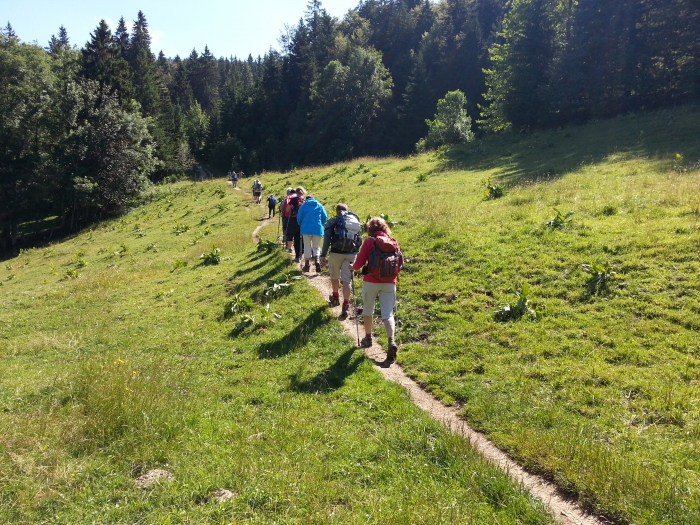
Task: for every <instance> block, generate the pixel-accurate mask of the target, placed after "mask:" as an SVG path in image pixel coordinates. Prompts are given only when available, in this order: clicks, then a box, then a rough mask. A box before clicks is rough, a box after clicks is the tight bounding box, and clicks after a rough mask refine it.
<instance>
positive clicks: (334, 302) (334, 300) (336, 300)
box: [328, 295, 340, 308]
mask: <svg viewBox="0 0 700 525" xmlns="http://www.w3.org/2000/svg"><path fill="white" fill-rule="evenodd" d="M328 306H330V307H331V308H333V307H334V306H340V297H338V296H337V295H331V296H329V297H328Z"/></svg>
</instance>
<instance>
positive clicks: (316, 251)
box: [302, 235, 323, 259]
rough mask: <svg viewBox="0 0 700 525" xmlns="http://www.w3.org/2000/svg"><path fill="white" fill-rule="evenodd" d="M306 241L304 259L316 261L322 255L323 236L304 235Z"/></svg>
mask: <svg viewBox="0 0 700 525" xmlns="http://www.w3.org/2000/svg"><path fill="white" fill-rule="evenodd" d="M302 238H303V239H304V259H312V258H313V259H315V258H316V257H319V256H320V255H321V243H322V242H323V236H322V235H302Z"/></svg>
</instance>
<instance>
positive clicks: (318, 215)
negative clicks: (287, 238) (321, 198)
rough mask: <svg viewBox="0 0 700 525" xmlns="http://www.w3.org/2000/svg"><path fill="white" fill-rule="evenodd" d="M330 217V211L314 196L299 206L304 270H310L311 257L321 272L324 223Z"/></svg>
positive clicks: (298, 217)
mask: <svg viewBox="0 0 700 525" xmlns="http://www.w3.org/2000/svg"><path fill="white" fill-rule="evenodd" d="M326 219H328V213H327V212H326V210H325V208H324V207H323V205H322V204H321V203H320V202H318V201H317V200H316V199H315V198H314V197H312V196H311V195H309V197H308V198H307V199H306V200H305V201H304V204H302V205H301V206H300V207H299V212H298V213H297V222H298V223H299V231H300V232H301V235H302V237H303V239H304V267H303V268H302V269H301V271H302V272H308V271H309V267H310V262H311V258H313V260H314V265H315V267H316V273H320V272H321V261H320V256H321V244H322V242H323V225H324V224H325V222H326Z"/></svg>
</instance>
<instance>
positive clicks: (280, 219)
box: [277, 215, 282, 242]
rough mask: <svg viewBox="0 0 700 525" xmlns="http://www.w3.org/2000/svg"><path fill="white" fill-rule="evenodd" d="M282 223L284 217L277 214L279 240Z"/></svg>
mask: <svg viewBox="0 0 700 525" xmlns="http://www.w3.org/2000/svg"><path fill="white" fill-rule="evenodd" d="M281 223H282V217H280V216H279V215H278V216H277V241H278V242H279V240H280V224H281Z"/></svg>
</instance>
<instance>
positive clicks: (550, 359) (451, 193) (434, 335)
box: [263, 106, 700, 524]
mask: <svg viewBox="0 0 700 525" xmlns="http://www.w3.org/2000/svg"><path fill="white" fill-rule="evenodd" d="M699 116H700V111H699V108H698V107H695V106H691V107H684V108H679V109H677V110H674V111H663V112H656V113H651V114H645V115H632V116H628V117H625V118H618V119H615V120H611V121H605V122H599V123H593V124H590V125H587V126H581V127H574V128H567V129H562V130H559V131H555V132H549V133H537V134H531V135H518V136H513V135H510V136H508V135H506V136H496V137H490V138H487V139H485V140H481V141H477V142H475V143H473V144H469V145H467V146H465V147H462V148H453V149H452V150H449V151H440V152H437V153H435V154H433V155H431V156H416V157H410V158H407V159H396V158H386V159H359V160H355V161H353V162H351V163H347V164H345V165H334V166H328V167H323V168H312V169H307V170H300V171H296V172H292V173H287V174H266V176H265V179H263V180H264V182H266V183H267V185H268V189H269V190H271V191H273V192H275V193H277V194H280V193H281V191H282V190H283V188H284V187H285V186H288V185H295V184H303V185H305V186H306V187H307V188H308V189H309V192H310V193H311V194H313V195H314V196H316V198H318V199H319V200H320V201H321V202H322V203H324V204H325V205H326V207H327V209H332V208H333V205H334V204H335V203H336V202H337V201H343V202H346V203H348V204H349V205H350V208H351V209H352V210H354V211H356V212H358V214H359V215H360V216H362V217H364V216H366V215H368V214H372V215H377V214H380V213H385V214H388V215H389V216H390V218H391V219H392V220H393V221H394V222H396V223H397V224H396V226H395V227H394V234H395V235H396V237H397V238H398V239H399V241H400V242H401V244H402V247H403V250H404V254H405V255H406V256H407V257H408V261H409V262H408V264H407V267H406V268H405V270H404V272H403V274H402V280H401V282H400V284H399V301H400V303H399V317H400V330H399V332H400V339H401V342H402V351H401V352H400V355H399V360H398V362H399V364H400V365H401V366H402V367H404V368H405V369H406V371H407V372H408V374H409V375H411V376H412V377H413V378H415V379H416V380H418V381H419V382H420V383H421V384H423V385H424V386H425V388H427V389H428V390H429V391H431V392H433V393H434V394H435V395H437V396H438V397H440V398H441V399H442V400H443V401H444V402H445V403H447V404H456V405H457V406H460V407H463V409H462V413H463V415H464V417H465V418H467V419H468V420H469V422H470V423H471V424H473V425H475V426H477V427H478V428H480V429H481V430H483V431H484V432H486V433H487V434H488V435H489V436H490V437H491V438H492V439H493V440H494V441H495V442H496V443H498V444H499V445H500V446H501V447H503V448H504V449H506V450H508V451H509V452H510V453H511V454H512V455H513V456H514V457H516V458H518V459H519V461H521V462H522V463H523V464H524V465H526V466H527V467H528V468H530V469H532V470H534V471H537V472H542V473H545V474H547V475H549V476H551V477H552V478H553V479H556V480H557V481H558V482H559V483H560V484H561V485H562V486H564V487H566V488H568V489H570V490H572V491H573V492H575V493H577V494H578V495H579V496H580V498H581V500H582V501H583V502H584V503H585V504H586V505H588V506H589V507H590V508H593V509H596V510H598V511H602V512H604V513H605V514H606V515H608V516H611V517H615V518H619V519H620V520H621V521H622V522H630V523H632V522H633V523H636V524H640V523H647V524H657V523H679V524H680V523H683V524H687V523H700V500H699V499H698V498H697V491H698V489H699V488H700V476H699V474H698V472H700V455H699V454H698V446H699V445H700V408H699V407H700V347H698V341H699V340H700V337H699V336H700V334H699V333H698V332H699V331H700V304H699V301H700V278H699V274H700V272H699V270H700V163H699V162H698V159H699V157H700V143H698V140H697V138H698V136H699V133H700V119H699V118H698V117H699ZM489 179H491V183H490V185H491V186H498V185H505V187H506V192H505V195H504V196H503V197H502V198H498V199H493V200H489V199H487V198H486V197H485V193H486V187H487V183H488V181H489ZM558 212H559V213H560V214H561V215H560V217H559V221H558V222H557V221H556V220H554V219H555V218H557V213H558ZM569 212H573V215H570V221H569V222H564V221H565V220H566V216H567V214H568V213H569ZM558 226H559V227H558ZM274 234H275V232H274V231H269V233H268V235H269V237H270V238H272V237H274ZM584 265H590V268H592V271H593V272H594V273H595V275H592V274H590V273H585V271H584V269H585V267H584ZM596 272H597V273H596ZM593 277H597V278H599V281H600V282H601V283H602V284H601V285H600V286H598V285H597V284H596V281H590V280H591V279H592V278H593ZM523 283H527V285H529V290H528V289H527V287H526V289H525V290H527V292H526V295H527V297H523V298H522V299H523V300H525V299H526V300H528V301H529V305H530V306H531V308H532V310H533V314H534V311H536V312H537V314H538V315H537V318H535V316H534V315H532V314H530V313H525V315H524V316H523V317H522V318H520V319H515V320H510V321H497V320H496V318H497V316H496V315H495V314H496V312H497V311H498V310H499V309H501V308H502V307H503V306H505V305H506V304H509V303H510V304H511V306H512V307H513V309H515V307H516V306H517V301H518V299H519V297H518V295H517V294H516V293H514V291H518V292H522V291H524V290H523V288H522V286H523ZM587 283H590V284H587Z"/></svg>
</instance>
